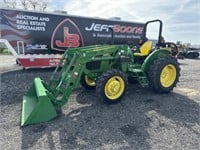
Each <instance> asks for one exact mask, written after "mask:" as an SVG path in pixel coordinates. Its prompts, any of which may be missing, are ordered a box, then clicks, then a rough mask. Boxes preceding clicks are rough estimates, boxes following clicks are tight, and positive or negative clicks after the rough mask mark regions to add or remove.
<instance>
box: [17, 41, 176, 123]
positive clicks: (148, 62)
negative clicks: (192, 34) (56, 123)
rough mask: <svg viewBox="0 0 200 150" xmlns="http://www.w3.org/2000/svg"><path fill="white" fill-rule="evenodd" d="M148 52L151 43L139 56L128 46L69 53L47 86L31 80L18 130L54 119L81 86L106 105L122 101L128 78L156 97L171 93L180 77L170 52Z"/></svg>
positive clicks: (71, 51) (146, 45)
mask: <svg viewBox="0 0 200 150" xmlns="http://www.w3.org/2000/svg"><path fill="white" fill-rule="evenodd" d="M151 48H152V43H151V42H149V41H147V42H146V43H144V46H142V47H141V49H140V52H139V53H138V52H133V51H132V50H131V49H130V48H129V46H127V45H104V46H102V45H96V46H88V47H84V48H72V49H69V50H68V51H66V52H65V54H64V55H63V57H62V59H61V61H60V63H59V65H58V66H57V68H56V69H55V71H54V73H53V75H52V77H51V79H50V82H49V83H44V81H43V80H42V79H40V78H35V79H34V83H33V85H32V87H31V88H30V89H29V91H28V92H27V94H26V95H25V96H24V97H23V105H22V116H21V126H25V125H29V124H35V123H40V122H45V121H49V120H51V119H53V118H54V117H56V116H57V110H59V109H61V107H62V106H63V105H64V104H66V103H67V102H68V100H69V96H70V94H71V92H72V91H73V90H74V89H76V87H77V86H78V85H79V83H80V82H81V84H82V85H83V87H85V88H87V89H95V88H96V92H97V95H98V96H99V97H100V99H102V100H103V101H105V102H108V103H116V102H119V101H120V100H121V98H122V96H123V94H124V92H125V91H126V87H127V78H128V77H133V76H134V77H135V78H136V79H137V80H138V82H139V84H140V85H141V86H142V87H147V86H150V87H151V89H152V90H154V91H155V92H158V93H168V92H170V91H171V90H173V88H174V87H175V86H176V83H177V82H178V79H179V76H180V67H179V64H178V62H177V60H176V59H175V58H174V57H173V56H172V55H171V52H170V51H168V50H166V49H164V48H163V49H162V48H160V49H156V50H154V51H151ZM147 51H148V53H147ZM144 52H145V55H143V53H144ZM138 58H139V59H138ZM141 60H143V61H141ZM62 64H63V67H62V69H61V70H59V68H60V65H62ZM94 64H95V66H94Z"/></svg>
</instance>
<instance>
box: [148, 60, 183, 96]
mask: <svg viewBox="0 0 200 150" xmlns="http://www.w3.org/2000/svg"><path fill="white" fill-rule="evenodd" d="M148 77H149V85H150V87H151V88H152V89H153V90H154V91H155V92H157V93H168V92H170V91H171V90H173V88H174V87H175V86H176V84H177V82H178V80H179V77H180V67H179V64H178V62H177V60H176V59H175V58H174V57H171V56H167V57H161V58H158V59H157V60H155V61H154V62H153V64H152V65H151V66H150V68H149V71H148Z"/></svg>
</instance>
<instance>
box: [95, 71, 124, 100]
mask: <svg viewBox="0 0 200 150" xmlns="http://www.w3.org/2000/svg"><path fill="white" fill-rule="evenodd" d="M126 86H127V78H126V76H125V75H124V74H123V73H122V72H121V71H119V70H117V69H112V70H109V71H107V72H105V73H103V74H102V75H101V76H100V77H99V79H98V81H97V86H96V92H97V94H98V95H99V96H100V98H101V99H102V100H103V101H104V102H107V103H117V102H119V101H120V100H121V97H122V96H123V94H124V92H125V91H126Z"/></svg>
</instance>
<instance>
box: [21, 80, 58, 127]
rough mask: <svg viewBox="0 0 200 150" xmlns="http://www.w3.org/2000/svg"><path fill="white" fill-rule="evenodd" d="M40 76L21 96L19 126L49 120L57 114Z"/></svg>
mask: <svg viewBox="0 0 200 150" xmlns="http://www.w3.org/2000/svg"><path fill="white" fill-rule="evenodd" d="M46 91H47V90H46V88H45V87H44V85H43V83H42V80H41V79H40V78H35V79H34V83H33V85H32V87H31V88H30V89H29V91H28V92H27V94H26V95H25V96H23V103H22V114H21V126H25V125H29V124H35V123H40V122H45V121H49V120H51V119H52V118H54V117H56V116H57V113H56V110H55V108H54V105H53V103H52V102H51V100H50V99H49V97H48V95H47V93H46Z"/></svg>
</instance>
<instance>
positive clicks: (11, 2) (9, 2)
mask: <svg viewBox="0 0 200 150" xmlns="http://www.w3.org/2000/svg"><path fill="white" fill-rule="evenodd" d="M3 2H4V4H5V5H6V7H8V8H16V4H17V2H16V0H3Z"/></svg>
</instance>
